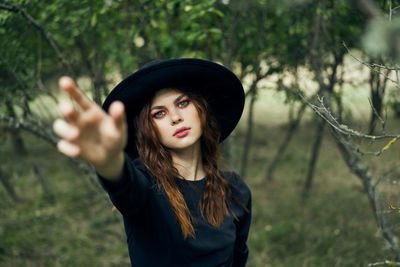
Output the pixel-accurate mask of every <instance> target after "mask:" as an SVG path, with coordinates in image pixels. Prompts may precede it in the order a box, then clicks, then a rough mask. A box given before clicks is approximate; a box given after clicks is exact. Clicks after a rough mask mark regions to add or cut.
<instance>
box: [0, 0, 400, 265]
mask: <svg viewBox="0 0 400 267" xmlns="http://www.w3.org/2000/svg"><path fill="white" fill-rule="evenodd" d="M399 7H400V1H399V0H392V1H390V0H376V1H367V0H364V1H363V0H354V1H345V0H319V1H318V0H292V1H290V0H279V1H278V0H270V1H268V0H201V1H200V0H197V1H194V0H180V1H178V0H157V1H149V0H103V1H100V0H82V1H67V0H53V1H47V0H41V1H39V0H31V1H28V0H10V1H0V182H1V183H0V265H1V266H129V264H130V263H129V256H128V249H127V245H126V240H125V233H124V230H123V224H122V220H121V215H120V214H119V213H118V212H113V211H112V205H111V203H110V201H109V200H108V197H107V196H106V195H105V193H104V192H103V191H102V190H101V188H100V187H99V185H98V183H97V181H96V177H95V175H94V172H93V169H92V168H91V167H90V166H88V165H86V164H84V163H82V162H79V161H77V160H72V159H68V158H66V157H64V156H63V155H61V154H60V153H58V152H57V150H56V148H55V144H56V142H57V140H58V139H57V137H56V136H55V134H54V133H53V132H52V129H51V124H52V121H53V120H54V119H55V118H57V117H58V116H59V114H58V112H57V109H56V105H57V103H58V102H59V101H60V100H62V99H64V98H67V96H66V95H65V94H61V93H60V91H59V89H58V86H57V81H58V79H59V77H60V76H62V75H70V76H72V77H73V78H74V79H76V80H77V81H78V84H79V85H80V87H81V88H82V89H84V90H85V91H86V92H87V93H88V94H89V95H90V96H91V97H92V99H93V100H94V101H96V102H97V103H101V102H102V101H103V100H104V98H105V96H106V95H107V93H108V92H110V90H111V89H112V88H113V87H114V86H115V85H116V84H117V83H118V82H119V81H120V80H121V79H123V78H124V77H126V76H127V75H129V74H130V73H132V72H133V71H135V70H136V69H138V68H139V67H140V66H142V65H143V64H145V63H147V62H148V61H151V60H155V59H168V58H178V57H198V58H204V59H208V60H213V61H216V62H218V63H220V64H223V65H224V66H226V67H228V68H230V69H232V70H233V71H234V72H235V73H236V74H237V76H238V77H239V78H240V79H241V80H242V82H243V84H244V87H245V90H246V107H245V111H244V114H243V117H242V120H241V121H240V123H239V126H238V127H237V129H236V130H235V132H234V134H233V135H232V136H231V137H230V138H229V139H228V140H226V141H225V142H224V144H223V145H222V153H223V155H224V159H225V161H224V165H223V166H225V167H226V168H227V169H231V170H234V171H236V172H237V173H239V174H240V175H242V177H243V178H244V180H245V181H246V182H247V184H248V185H249V187H250V188H251V190H252V193H253V221H252V228H251V231H250V236H249V240H248V244H249V247H250V257H249V261H248V266H384V265H400V263H399V261H400V241H399V235H400V213H399V208H398V205H399V206H400V198H399V192H400V187H399V183H400V168H399V167H400V164H399V157H400V149H399V144H397V143H396V141H397V138H398V137H399V136H398V135H399V134H400V80H399V79H400V78H399V70H400V69H399V59H400V19H399V17H400V16H399V11H400V8H399Z"/></svg>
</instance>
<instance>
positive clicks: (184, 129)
mask: <svg viewBox="0 0 400 267" xmlns="http://www.w3.org/2000/svg"><path fill="white" fill-rule="evenodd" d="M189 132H190V128H187V127H182V128H179V129H178V130H176V132H175V133H174V136H176V137H178V138H182V137H185V136H186V135H188V134H189Z"/></svg>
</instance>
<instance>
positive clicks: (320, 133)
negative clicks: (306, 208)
mask: <svg viewBox="0 0 400 267" xmlns="http://www.w3.org/2000/svg"><path fill="white" fill-rule="evenodd" d="M324 127H325V121H323V120H321V121H320V122H319V123H318V125H317V128H316V131H315V136H314V143H313V146H312V151H311V157H310V162H309V164H308V171H307V177H306V182H305V183H304V187H303V191H302V199H303V200H306V199H307V198H308V196H309V193H310V190H311V186H312V182H313V178H314V172H315V166H316V163H317V160H318V154H319V151H320V148H321V144H322V138H323V137H324Z"/></svg>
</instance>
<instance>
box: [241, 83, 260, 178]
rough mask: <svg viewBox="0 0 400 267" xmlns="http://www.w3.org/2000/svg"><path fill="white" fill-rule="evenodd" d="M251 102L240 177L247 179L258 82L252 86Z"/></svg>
mask: <svg viewBox="0 0 400 267" xmlns="http://www.w3.org/2000/svg"><path fill="white" fill-rule="evenodd" d="M250 90H251V95H250V96H251V100H250V104H249V114H248V117H247V133H246V137H245V142H244V146H243V154H242V161H241V170H240V175H241V176H242V177H246V172H247V163H248V159H249V153H250V147H251V140H252V137H253V111H254V103H255V100H256V94H257V81H254V82H253V84H252V86H251V89H250Z"/></svg>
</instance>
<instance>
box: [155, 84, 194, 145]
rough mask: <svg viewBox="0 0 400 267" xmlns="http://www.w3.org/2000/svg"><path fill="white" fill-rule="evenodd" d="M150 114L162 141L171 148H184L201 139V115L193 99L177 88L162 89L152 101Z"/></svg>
mask: <svg viewBox="0 0 400 267" xmlns="http://www.w3.org/2000/svg"><path fill="white" fill-rule="evenodd" d="M150 116H151V119H152V120H153V123H154V125H155V127H156V129H157V132H158V136H159V138H160V142H161V143H162V144H163V145H164V146H165V147H167V148H168V149H170V150H175V151H176V150H182V149H186V148H189V147H191V146H193V145H194V144H196V143H198V142H199V141H200V137H201V134H202V129H201V122H200V117H199V114H198V111H197V108H196V107H195V105H194V104H193V103H192V101H191V99H190V98H189V97H188V96H187V95H186V94H185V93H183V92H181V91H178V90H176V89H162V90H160V91H158V92H157V93H156V95H155V96H154V98H153V99H152V102H151V110H150Z"/></svg>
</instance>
